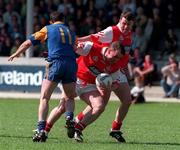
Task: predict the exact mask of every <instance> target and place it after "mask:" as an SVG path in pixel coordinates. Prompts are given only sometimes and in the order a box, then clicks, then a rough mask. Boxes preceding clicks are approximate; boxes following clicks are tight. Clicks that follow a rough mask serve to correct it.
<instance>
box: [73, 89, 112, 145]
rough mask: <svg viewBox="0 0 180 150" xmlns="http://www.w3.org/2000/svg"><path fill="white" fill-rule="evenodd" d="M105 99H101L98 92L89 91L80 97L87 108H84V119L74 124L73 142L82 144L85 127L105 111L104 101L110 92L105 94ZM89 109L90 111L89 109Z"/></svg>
mask: <svg viewBox="0 0 180 150" xmlns="http://www.w3.org/2000/svg"><path fill="white" fill-rule="evenodd" d="M105 95H106V97H102V96H101V94H100V93H99V91H97V90H96V91H90V92H88V93H84V94H82V95H81V96H80V98H81V99H82V100H84V101H85V102H86V103H87V104H88V106H89V107H86V109H85V111H86V113H85V114H84V117H83V118H82V120H81V121H79V122H78V123H76V125H75V129H76V132H75V140H76V141H78V142H82V141H83V139H82V131H83V130H84V129H85V127H86V126H87V125H89V124H91V123H93V122H94V121H95V120H96V119H97V118H98V117H99V116H100V115H101V114H102V112H103V111H104V109H105V106H106V105H105V104H106V103H105V101H108V99H109V97H110V91H108V92H106V94H105ZM90 108H91V109H90Z"/></svg>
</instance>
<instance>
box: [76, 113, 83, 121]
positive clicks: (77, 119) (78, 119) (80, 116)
mask: <svg viewBox="0 0 180 150" xmlns="http://www.w3.org/2000/svg"><path fill="white" fill-rule="evenodd" d="M83 118H84V114H83V112H82V111H81V112H80V113H79V114H78V115H77V116H76V122H79V121H81V120H82V119H83Z"/></svg>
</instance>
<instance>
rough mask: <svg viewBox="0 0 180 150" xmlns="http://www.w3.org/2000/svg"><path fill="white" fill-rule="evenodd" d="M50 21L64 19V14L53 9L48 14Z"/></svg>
mask: <svg viewBox="0 0 180 150" xmlns="http://www.w3.org/2000/svg"><path fill="white" fill-rule="evenodd" d="M50 21H52V22H56V21H64V14H63V13H59V12H58V11H54V12H52V13H51V14H50Z"/></svg>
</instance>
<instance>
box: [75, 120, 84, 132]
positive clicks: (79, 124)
mask: <svg viewBox="0 0 180 150" xmlns="http://www.w3.org/2000/svg"><path fill="white" fill-rule="evenodd" d="M75 128H76V129H78V130H80V131H82V130H84V129H85V128H86V125H85V124H83V123H81V122H79V123H76V125H75Z"/></svg>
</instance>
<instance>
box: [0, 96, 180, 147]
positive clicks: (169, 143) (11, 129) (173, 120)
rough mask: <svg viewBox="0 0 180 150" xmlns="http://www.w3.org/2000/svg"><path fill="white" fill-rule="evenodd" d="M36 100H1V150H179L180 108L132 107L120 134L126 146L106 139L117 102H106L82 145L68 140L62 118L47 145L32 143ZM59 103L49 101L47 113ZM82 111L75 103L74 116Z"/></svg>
mask: <svg viewBox="0 0 180 150" xmlns="http://www.w3.org/2000/svg"><path fill="white" fill-rule="evenodd" d="M38 104H39V100H17V99H1V100H0V150H39V149H41V150H56V149H57V150H175V149H176V150H179V149H180V104H178V103H146V104H138V105H132V106H131V108H130V111H129V113H128V115H127V117H126V119H125V121H124V124H123V127H122V131H123V133H124V134H123V135H124V137H125V139H126V140H127V143H125V144H120V143H117V142H116V141H115V140H113V139H112V138H111V137H109V135H108V134H109V130H110V128H111V122H112V120H113V119H114V116H115V111H116V108H117V106H118V105H119V102H109V104H108V106H107V107H106V110H105V112H104V113H103V114H102V115H101V116H100V118H99V119H98V120H97V121H96V122H94V123H93V124H92V125H90V126H88V127H87V128H86V130H85V131H84V132H83V135H84V143H77V142H76V141H74V140H73V139H69V138H68V137H67V135H66V130H65V128H64V123H65V121H64V116H62V117H61V118H60V120H58V122H57V123H56V124H55V126H54V128H53V129H52V131H51V133H50V134H49V138H48V140H47V142H46V143H33V142H32V139H31V137H32V134H33V132H32V130H33V129H35V128H36V122H37V110H38ZM57 104H58V101H56V100H52V101H50V110H51V109H52V108H53V107H54V106H56V105H57ZM84 107H85V104H84V103H83V102H81V101H77V102H76V111H75V114H77V113H78V112H79V111H80V110H82V109H83V108H84Z"/></svg>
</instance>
